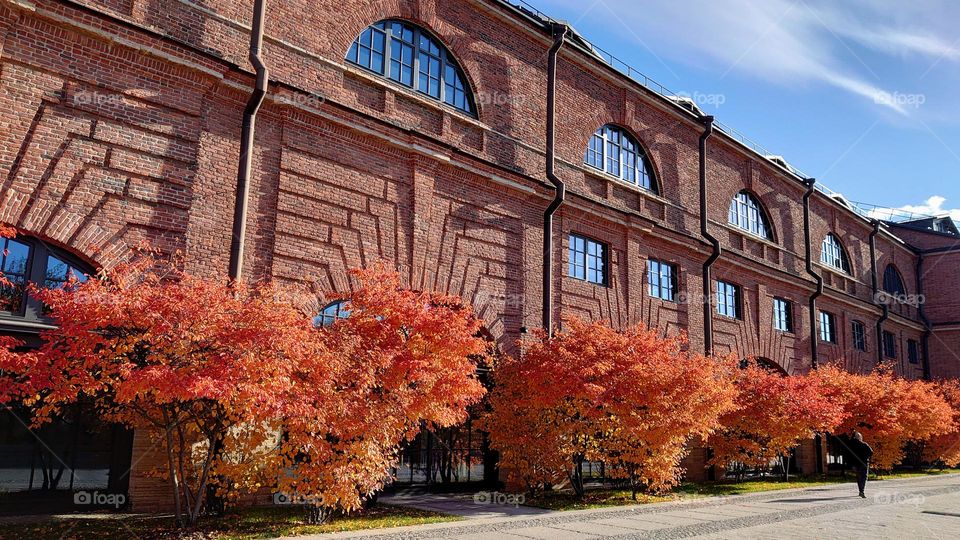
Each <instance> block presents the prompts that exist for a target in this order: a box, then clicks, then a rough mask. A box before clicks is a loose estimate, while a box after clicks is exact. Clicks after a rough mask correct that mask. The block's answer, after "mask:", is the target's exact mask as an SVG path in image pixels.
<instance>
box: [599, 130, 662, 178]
mask: <svg viewBox="0 0 960 540" xmlns="http://www.w3.org/2000/svg"><path fill="white" fill-rule="evenodd" d="M583 161H584V162H585V163H586V164H587V165H589V166H591V167H593V168H595V169H600V170H601V171H604V172H606V173H607V174H609V175H612V176H616V177H617V178H619V179H621V180H623V181H624V182H627V183H628V184H633V185H635V186H639V187H641V188H643V189H646V190H647V191H652V192H654V193H656V192H657V185H656V182H654V179H653V168H652V167H651V166H650V160H649V159H647V156H646V154H644V152H643V148H641V147H640V143H638V142H637V140H636V139H634V138H633V136H632V135H630V134H629V133H627V132H626V131H624V130H622V129H620V128H618V127H615V126H611V125H606V126H603V127H602V128H600V129H598V130H597V132H596V133H594V134H593V136H592V137H590V144H589V145H588V146H587V151H586V153H585V154H584V156H583Z"/></svg>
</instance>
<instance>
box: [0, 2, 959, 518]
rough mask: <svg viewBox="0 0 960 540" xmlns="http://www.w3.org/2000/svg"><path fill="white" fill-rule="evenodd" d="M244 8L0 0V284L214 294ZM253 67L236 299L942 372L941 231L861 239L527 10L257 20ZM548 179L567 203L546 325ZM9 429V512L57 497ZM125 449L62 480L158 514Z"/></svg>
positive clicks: (278, 8) (230, 181)
mask: <svg viewBox="0 0 960 540" xmlns="http://www.w3.org/2000/svg"><path fill="white" fill-rule="evenodd" d="M252 10H253V0H244V1H240V2H236V1H232V2H228V1H225V0H0V109H2V110H3V111H4V113H3V116H2V117H0V128H2V129H0V178H2V179H3V186H2V191H0V221H2V222H6V223H9V224H12V225H15V226H16V227H18V228H19V230H20V231H22V233H23V234H22V237H19V238H18V239H16V240H14V244H13V245H12V247H13V248H15V251H11V253H13V252H15V253H21V254H23V256H22V258H23V261H27V262H25V263H23V264H22V265H21V264H20V263H18V262H17V260H16V259H15V258H10V261H9V262H8V261H7V259H6V258H5V259H4V264H5V266H4V271H5V272H6V273H7V274H11V275H20V274H17V271H20V270H22V272H20V273H21V274H22V277H23V279H24V280H27V279H32V280H37V279H41V278H44V279H46V278H49V277H50V275H51V273H54V274H56V273H57V272H61V271H62V272H71V271H72V272H74V273H77V274H80V273H83V272H89V271H91V270H92V269H94V268H97V267H109V266H111V265H112V264H115V263H116V262H117V261H120V260H123V259H124V258H125V257H126V256H128V255H129V253H130V251H131V250H132V249H133V248H135V247H136V246H138V245H140V244H142V243H144V242H147V243H150V244H152V245H154V246H157V247H159V248H161V249H164V250H167V251H173V250H181V251H183V252H184V253H185V254H186V264H187V266H188V268H187V269H188V270H189V271H191V272H193V273H198V274H202V275H209V276H211V277H221V276H224V275H225V274H226V273H227V270H228V266H229V263H230V258H231V246H232V245H234V244H235V242H233V241H232V240H233V231H234V224H235V221H234V214H235V203H236V196H237V181H236V178H237V170H238V163H239V161H240V133H241V121H242V118H243V111H244V107H245V105H246V103H247V101H248V99H249V97H250V93H251V88H252V87H253V85H254V74H253V68H252V67H251V66H250V61H249V59H248V54H249V40H250V34H251V29H250V18H251V13H252ZM561 36H562V41H561ZM552 47H555V51H556V54H555V58H556V69H555V78H554V79H553V82H554V84H552V85H551V84H548V81H549V79H550V75H551V74H550V72H549V70H548V64H549V62H548V60H549V58H550V57H551V48H552ZM262 58H263V62H264V63H265V65H266V66H267V68H268V69H269V86H268V91H267V96H266V99H265V101H264V103H263V106H262V108H261V109H260V111H259V114H258V116H257V120H256V124H255V139H254V140H255V143H254V146H253V150H252V167H251V171H252V173H251V177H250V184H249V200H248V209H249V210H248V214H247V219H246V220H245V222H244V224H245V228H246V231H245V235H244V241H245V245H246V250H245V251H244V257H243V259H242V260H241V261H240V263H242V268H243V275H244V276H245V277H246V278H247V279H272V280H275V281H278V282H281V283H286V284H290V285H296V286H309V287H311V288H313V290H316V291H317V292H318V295H320V297H321V298H322V294H323V292H324V291H338V292H346V291H348V290H349V287H350V283H349V280H348V278H347V270H348V269H350V268H354V267H359V266H364V265H368V264H370V263H373V262H376V261H378V260H387V261H390V262H391V263H393V264H396V265H397V267H398V268H401V269H402V273H403V275H404V278H405V279H406V280H408V282H409V284H410V286H412V287H415V288H420V289H429V290H435V291H439V292H444V293H451V294H457V295H460V296H462V297H463V298H465V299H466V300H467V301H470V302H471V303H472V304H473V306H474V308H475V310H476V312H477V313H478V315H479V316H480V317H481V318H482V319H483V320H484V322H485V326H486V329H487V331H489V333H490V335H491V336H492V338H493V339H494V340H495V341H496V342H497V344H498V346H499V348H500V350H501V351H503V352H504V353H506V354H512V353H516V352H517V350H518V348H520V347H521V346H522V345H520V344H521V343H522V342H523V339H524V336H525V335H526V331H527V329H532V328H535V327H538V326H540V325H541V324H542V321H543V315H544V313H543V312H544V306H545V304H546V305H549V306H550V314H551V315H552V317H553V320H554V321H556V322H558V323H559V324H561V325H562V320H563V319H564V318H565V317H570V316H579V317H582V318H587V319H605V320H608V321H610V322H611V323H612V324H613V325H615V326H619V327H624V326H627V325H631V324H635V323H644V324H647V325H649V326H651V327H653V328H657V329H659V330H661V331H663V332H665V333H676V332H681V331H684V332H687V333H688V335H689V339H690V346H691V347H692V348H694V349H697V350H704V349H711V350H713V351H714V352H718V353H727V352H735V353H736V354H738V355H740V356H742V357H756V358H759V359H762V360H763V361H764V362H765V363H767V364H768V365H771V366H775V367H777V368H779V369H782V370H783V371H784V372H786V373H803V372H806V371H807V370H809V369H811V368H812V367H814V366H815V365H816V363H818V362H819V363H823V362H829V361H842V362H844V364H845V365H846V367H847V368H848V369H851V370H858V371H863V370H869V369H872V368H873V367H875V366H876V365H877V364H878V363H879V362H885V363H888V364H890V365H892V366H893V367H894V369H895V370H896V371H897V372H898V373H900V374H901V375H903V376H905V377H910V378H921V377H924V376H927V377H947V376H952V377H956V376H960V360H958V357H957V351H960V295H958V293H957V291H958V290H960V277H958V276H960V274H958V273H957V272H956V271H955V268H956V266H957V263H958V262H960V248H958V242H957V240H958V239H960V238H958V235H957V234H956V229H955V228H953V225H952V223H950V222H949V220H942V219H933V220H928V221H909V222H907V223H892V222H883V221H877V220H872V219H869V218H868V217H865V216H864V215H863V214H862V213H861V212H858V211H857V209H855V208H853V207H851V206H850V205H849V203H847V202H846V201H845V200H843V199H842V198H841V197H837V196H834V195H831V194H830V193H829V192H828V191H826V190H821V189H817V188H816V185H815V184H813V183H812V182H810V181H808V179H805V178H802V177H800V176H799V175H798V174H796V173H795V171H794V170H793V169H792V168H791V167H790V166H789V165H788V164H787V163H786V162H785V161H783V160H782V159H780V158H772V157H768V156H765V155H764V154H763V153H760V152H758V151H757V150H755V149H753V148H751V147H750V146H748V145H746V144H744V143H742V142H741V141H740V140H738V138H737V137H736V136H734V134H733V133H732V131H730V130H726V129H725V128H720V127H717V126H713V125H712V124H711V119H710V118H708V117H704V116H703V115H702V114H701V113H700V112H699V111H698V110H697V109H696V107H694V106H691V104H690V103H688V102H684V101H683V100H678V99H675V98H670V97H669V96H665V95H663V94H662V93H661V92H659V91H657V90H656V89H654V88H652V85H650V84H643V80H638V79H637V78H636V77H630V76H627V75H625V74H624V72H623V71H622V70H620V69H617V68H616V67H615V65H614V63H612V62H611V61H609V59H607V58H606V57H605V56H604V55H603V54H601V53H599V52H598V51H597V50H596V49H594V48H593V47H592V46H591V45H590V44H589V43H588V42H587V41H585V40H584V39H582V38H581V37H579V36H578V35H576V33H575V32H573V31H572V30H571V29H568V28H565V27H564V26H563V25H560V24H559V23H556V22H555V21H552V20H550V19H549V18H547V17H545V16H543V15H541V14H539V13H536V12H534V11H531V10H530V9H527V8H518V7H516V6H513V5H511V4H508V3H506V2H503V1H499V0H463V1H457V2H453V1H440V0H378V1H375V2H360V1H354V0H347V1H339V2H331V1H328V0H319V1H317V0H314V1H310V2H307V1H304V0H288V1H284V2H279V1H272V2H268V5H267V11H266V18H265V37H264V44H263V52H262ZM548 94H552V97H553V98H554V99H553V103H554V105H555V106H554V110H555V117H554V118H555V127H554V129H553V135H554V140H555V144H554V145H549V144H548V139H549V138H548V137H547V132H546V131H545V126H546V124H547V119H548V116H549V115H548V112H549V110H548V101H550V100H548V99H547V98H548ZM550 158H552V159H550ZM548 163H551V164H552V169H553V173H554V174H553V176H554V177H555V178H556V179H559V180H560V181H562V182H563V184H564V189H565V191H566V196H565V199H564V200H563V202H562V203H561V204H560V206H559V207H558V208H557V209H556V212H555V214H554V222H553V229H552V239H553V242H552V249H551V250H550V252H549V255H550V257H549V260H550V263H551V266H552V271H551V273H550V274H549V284H550V291H549V292H550V294H549V295H547V298H548V301H546V302H545V295H544V289H545V288H546V287H545V286H544V285H545V283H546V282H545V280H544V268H545V264H544V262H545V261H544V249H543V246H544V241H545V235H544V213H545V211H546V210H547V208H548V206H550V205H551V202H552V201H553V200H554V198H555V195H556V190H555V188H554V186H553V183H551V181H550V178H549V177H548ZM16 250H19V251H16ZM64 275H66V274H64ZM705 276H706V277H708V278H709V281H706V282H705V280H704V277H705ZM885 291H886V293H887V294H884V292H885ZM13 296H14V297H15V294H14V295H13ZM705 301H707V302H709V303H708V304H707V306H706V308H707V309H706V310H705V309H704V303H705ZM14 304H15V305H12V306H10V309H9V310H8V311H7V312H6V313H5V314H3V315H0V328H2V330H3V331H4V332H5V333H7V334H12V335H16V336H19V337H21V338H23V339H24V340H25V341H27V342H30V341H31V340H34V341H35V339H36V338H35V336H36V334H37V332H38V331H39V330H41V329H42V328H44V327H46V326H47V325H46V323H45V321H44V319H43V316H42V309H40V308H39V307H38V306H35V305H32V304H31V302H30V300H29V299H22V300H20V301H19V302H14ZM2 426H3V429H4V430H5V431H6V434H3V433H0V436H3V437H5V439H6V440H0V444H6V445H10V448H19V449H21V450H20V451H19V454H17V455H18V456H19V457H17V458H16V459H13V460H12V461H15V463H14V462H11V463H8V464H3V463H0V470H3V468H4V467H6V468H7V470H9V471H15V472H13V473H11V475H12V476H13V477H15V481H14V482H13V484H15V485H16V486H18V487H17V488H16V489H22V490H23V491H36V489H37V488H36V486H37V485H42V486H43V487H44V489H45V490H47V491H49V490H51V489H52V488H59V489H63V488H64V484H60V483H58V482H54V478H55V476H56V469H57V466H56V465H54V466H52V467H50V470H49V471H48V470H46V469H44V470H43V471H40V472H38V468H37V465H36V461H37V458H36V455H35V453H34V450H29V451H26V450H22V449H23V448H26V447H27V446H29V444H34V445H35V442H30V439H29V437H27V436H26V435H24V434H23V433H22V432H17V433H14V432H15V431H16V430H17V429H18V428H17V423H16V422H15V421H14V420H12V419H10V418H6V419H5V420H4V424H2ZM84 433H86V432H84ZM114 436H115V437H116V441H118V442H116V444H114V445H113V446H111V447H110V448H107V449H101V450H98V452H100V453H99V454H97V456H99V457H96V458H92V457H90V456H89V455H86V454H83V451H82V450H83V448H82V444H80V443H77V442H76V440H77V439H82V437H81V436H79V435H78V436H76V437H74V439H71V440H72V441H73V442H70V444H73V445H74V447H72V448H73V449H72V450H71V452H72V454H70V455H72V456H75V459H76V460H78V462H79V463H74V464H64V465H65V466H67V468H68V474H74V475H75V476H76V475H78V474H79V473H76V471H79V470H84V471H88V473H89V474H87V476H88V478H87V480H88V483H90V485H96V486H98V487H99V486H101V485H103V486H105V487H103V489H107V487H109V486H107V484H110V485H112V486H114V488H116V489H119V487H118V486H126V485H128V488H129V491H130V493H131V498H132V501H133V503H134V506H135V508H138V509H150V508H153V507H155V506H156V505H158V504H160V501H162V500H163V499H165V498H166V490H165V488H163V486H162V485H161V484H160V483H159V482H157V481H155V480H152V479H151V478H149V476H148V475H147V474H146V472H145V471H146V469H147V468H148V465H149V462H150V461H151V459H150V458H149V457H146V458H145V457H144V456H149V455H150V453H151V446H150V442H149V439H148V438H147V437H146V436H144V435H142V434H134V435H133V436H132V442H131V440H130V439H131V437H130V436H129V434H127V435H124V434H119V435H114ZM94 438H95V437H94ZM66 439H69V437H65V440H66ZM101 442H102V440H101ZM65 444H66V443H65ZM77 444H80V446H76V445H77ZM18 445H19V446H18ZM131 446H132V447H133V451H132V456H133V459H132V469H131V466H130V465H129V462H130V461H131V460H130V456H131V451H130V447H131ZM36 451H38V452H41V453H42V451H41V450H36ZM87 454H90V452H89V451H88V452H87ZM11 455H12V454H11ZM697 455H698V454H697V453H696V452H695V453H694V456H697ZM83 456H86V457H83ZM46 459H47V461H50V460H51V457H50V456H47V457H46ZM85 460H87V461H89V464H88V465H83V462H84V461H85ZM806 463H807V465H806V466H809V463H810V459H809V458H808V459H807V460H806ZM125 464H126V468H124V466H125ZM84 467H86V468H84ZM127 469H131V473H130V474H129V475H125V474H124V472H125V471H126V470H127ZM694 469H696V467H691V470H694ZM27 471H28V472H29V476H30V480H29V482H27V481H26V480H25V479H24V478H26V475H27V474H28V472H27ZM89 471H98V472H89ZM104 471H106V472H104ZM41 473H42V474H41ZM17 475H19V476H17ZM48 476H49V478H47V477H48ZM40 477H43V482H41V483H39V484H38V482H40V480H38V478H40ZM78 485H86V484H84V483H83V482H76V483H74V485H72V486H71V489H74V488H76V487H77V486H78ZM24 486H26V487H24Z"/></svg>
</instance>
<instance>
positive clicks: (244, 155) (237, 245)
mask: <svg viewBox="0 0 960 540" xmlns="http://www.w3.org/2000/svg"><path fill="white" fill-rule="evenodd" d="M266 7H267V3H266V0H254V4H253V25H252V27H251V30H250V56H249V58H250V63H251V64H253V68H254V70H255V72H256V75H257V80H256V84H255V85H254V88H253V91H252V92H251V93H250V98H249V99H248V100H247V106H246V108H245V109H244V110H243V127H242V129H241V132H240V165H239V167H238V172H237V198H236V202H235V205H234V209H233V239H232V240H231V242H230V279H231V281H239V280H240V278H241V277H242V274H243V248H244V237H245V236H246V233H247V203H248V200H249V190H250V169H251V168H252V167H253V136H254V132H255V129H256V120H257V112H258V111H259V110H260V106H261V105H262V104H263V99H264V97H266V95H267V84H268V82H269V79H270V72H269V71H268V70H267V66H266V65H265V64H264V63H263V60H262V59H261V58H260V51H261V48H262V46H263V19H264V14H265V12H266Z"/></svg>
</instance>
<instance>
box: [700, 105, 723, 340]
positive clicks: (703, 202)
mask: <svg viewBox="0 0 960 540" xmlns="http://www.w3.org/2000/svg"><path fill="white" fill-rule="evenodd" d="M700 123H702V124H703V133H701V134H700V235H701V236H703V238H704V239H705V240H706V241H707V242H709V243H710V245H711V246H713V251H712V252H711V253H710V257H709V258H708V259H707V260H706V262H704V263H703V352H704V354H707V355H710V354H713V302H711V299H712V298H713V277H712V274H713V263H715V262H717V259H719V258H720V256H721V255H722V254H723V249H722V248H721V247H720V241H719V240H717V238H716V237H714V236H713V235H712V234H710V229H709V227H708V223H709V219H708V211H707V139H709V138H710V135H711V134H713V117H712V116H707V115H704V116H701V117H700Z"/></svg>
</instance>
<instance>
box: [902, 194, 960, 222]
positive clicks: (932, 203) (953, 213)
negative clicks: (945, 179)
mask: <svg viewBox="0 0 960 540" xmlns="http://www.w3.org/2000/svg"><path fill="white" fill-rule="evenodd" d="M945 202H947V199H946V198H945V197H941V196H940V195H934V196H933V197H930V198H929V199H927V200H926V201H925V202H924V203H923V204H916V205H912V204H908V205H906V206H901V207H900V208H898V210H903V211H904V212H913V213H915V214H923V215H926V216H938V217H939V216H943V215H949V216H950V217H951V218H953V220H954V221H956V222H960V208H944V207H943V203H945Z"/></svg>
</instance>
